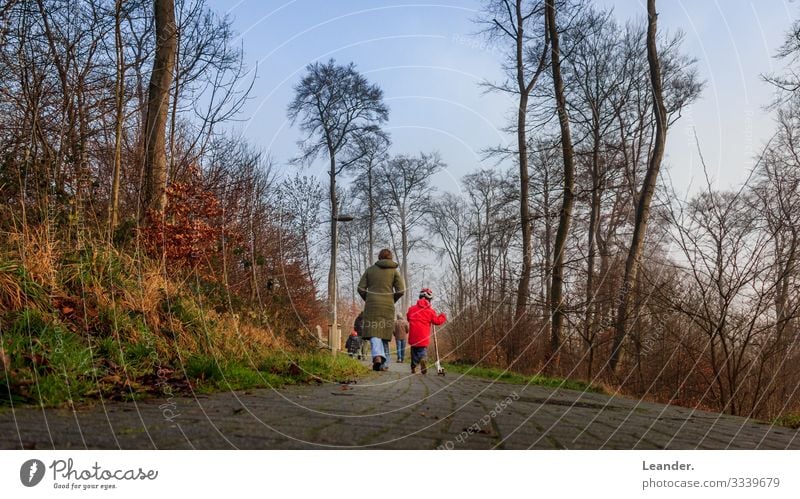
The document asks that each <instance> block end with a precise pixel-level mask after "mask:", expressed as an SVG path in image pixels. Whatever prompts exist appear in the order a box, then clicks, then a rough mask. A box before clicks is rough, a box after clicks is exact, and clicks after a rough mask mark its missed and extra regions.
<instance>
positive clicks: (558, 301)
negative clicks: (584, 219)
mask: <svg viewBox="0 0 800 499" xmlns="http://www.w3.org/2000/svg"><path fill="white" fill-rule="evenodd" d="M555 10H556V9H555V5H554V0H547V2H546V3H545V13H546V16H547V29H548V31H549V33H550V49H551V51H550V59H551V61H550V64H551V65H552V71H553V88H554V90H555V95H556V106H557V109H558V121H559V126H560V128H561V152H562V155H563V159H564V194H563V197H562V203H561V214H560V216H559V220H558V230H557V231H556V240H555V247H554V248H553V251H554V255H553V257H554V260H553V286H552V291H551V292H550V295H551V300H552V301H551V303H550V311H551V315H552V316H553V321H552V325H551V330H550V352H549V356H548V357H549V358H550V359H553V358H557V355H558V352H559V349H560V348H561V323H562V322H563V319H564V310H563V308H562V307H563V304H562V300H563V298H562V290H563V282H564V251H565V249H566V243H567V234H568V232H569V226H570V222H571V221H572V204H573V184H574V176H575V159H574V153H573V149H572V136H571V135H570V130H569V116H568V115H567V103H566V98H565V97H564V81H563V79H562V78H561V53H560V52H559V50H560V48H559V41H558V27H557V26H556V13H555Z"/></svg>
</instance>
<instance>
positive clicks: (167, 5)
mask: <svg viewBox="0 0 800 499" xmlns="http://www.w3.org/2000/svg"><path fill="white" fill-rule="evenodd" d="M153 6H154V15H155V26H156V31H155V35H156V54H155V60H154V61H153V72H152V73H151V75H150V86H149V88H148V98H147V122H146V124H145V130H144V136H145V156H144V177H145V182H144V196H143V197H144V203H143V206H144V208H145V209H144V210H142V214H144V213H146V212H147V210H148V209H149V210H153V211H156V212H159V211H163V210H164V208H165V207H166V204H167V194H166V187H167V149H166V126H167V112H168V111H169V89H170V86H171V85H172V77H173V70H174V67H175V54H176V52H177V49H178V34H177V33H178V32H177V26H176V25H175V2H174V1H173V0H155V3H154V4H153Z"/></svg>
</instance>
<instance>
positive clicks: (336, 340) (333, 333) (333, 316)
mask: <svg viewBox="0 0 800 499" xmlns="http://www.w3.org/2000/svg"><path fill="white" fill-rule="evenodd" d="M353 218H354V217H353V215H338V214H337V215H335V216H333V217H331V224H332V225H333V244H332V247H331V254H332V258H331V269H330V275H329V276H328V282H329V285H328V293H329V297H328V299H329V300H330V301H331V311H330V325H329V326H328V346H329V347H330V349H331V354H332V355H336V352H337V351H338V350H339V344H340V341H341V338H340V333H339V317H338V305H337V303H336V293H337V287H336V254H337V252H338V247H339V229H338V227H337V225H338V223H339V222H352V221H353Z"/></svg>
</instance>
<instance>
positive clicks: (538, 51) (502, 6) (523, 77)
mask: <svg viewBox="0 0 800 499" xmlns="http://www.w3.org/2000/svg"><path fill="white" fill-rule="evenodd" d="M544 18H545V16H544V5H543V2H542V1H541V0H536V1H526V0H514V1H511V0H489V1H488V2H487V3H486V6H485V8H484V20H483V21H482V23H483V24H485V25H486V26H487V27H486V33H487V34H488V35H489V37H490V39H491V40H494V41H495V42H496V43H497V44H498V45H501V46H505V47H507V55H506V60H505V64H504V69H505V70H506V73H507V74H508V76H509V81H507V82H505V83H504V84H502V85H490V88H493V89H495V90H499V91H502V92H508V93H512V94H515V95H516V96H517V104H518V107H517V112H516V124H515V126H514V131H515V132H516V137H517V149H516V151H513V152H514V153H516V160H517V163H518V166H519V186H520V187H519V189H520V197H519V215H520V230H521V233H522V268H521V271H520V278H519V284H518V286H517V298H516V307H515V310H514V319H515V321H519V320H520V319H521V318H522V316H523V315H524V314H525V313H526V311H527V307H528V299H529V297H530V282H531V269H532V252H533V248H532V244H533V243H532V239H531V234H532V231H533V229H532V226H531V215H530V204H529V189H530V180H529V177H530V176H529V173H528V125H527V121H528V102H529V99H530V96H531V92H532V91H533V89H534V87H535V86H536V83H537V82H538V81H539V78H540V77H541V75H542V73H543V72H544V70H545V69H546V67H547V53H548V47H549V43H550V37H549V33H548V31H547V29H546V27H545V22H544ZM506 44H507V45H506Z"/></svg>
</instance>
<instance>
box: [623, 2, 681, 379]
mask: <svg viewBox="0 0 800 499" xmlns="http://www.w3.org/2000/svg"><path fill="white" fill-rule="evenodd" d="M657 18H658V14H657V13H656V2H655V0H647V19H648V24H647V62H648V65H649V67H650V85H651V87H652V91H653V118H654V120H655V122H656V131H655V137H654V144H653V151H652V153H651V155H650V160H649V164H648V166H647V173H646V174H645V177H644V180H643V184H642V190H641V194H640V195H639V201H638V205H637V207H636V219H635V222H634V227H633V238H632V240H631V246H630V249H629V250H628V258H627V260H626V261H625V277H624V280H623V282H622V289H621V290H620V293H619V308H618V311H617V320H616V325H615V333H614V344H613V346H612V349H611V356H610V357H609V361H608V367H609V369H610V371H611V372H614V370H615V369H616V367H617V363H618V362H619V353H620V347H621V346H622V340H624V339H625V334H626V333H627V329H626V325H627V324H626V323H627V320H628V306H629V303H630V291H631V290H632V289H633V287H634V285H635V284H636V272H637V271H638V267H639V260H640V258H641V256H642V247H643V244H644V237H645V233H646V232H647V222H648V219H649V217H650V201H651V200H652V199H653V193H654V192H655V189H656V182H657V181H658V172H659V170H660V169H661V160H662V158H663V157H664V146H665V143H666V139H667V109H666V107H665V106H664V92H663V86H662V80H661V66H660V64H659V59H658V49H657V45H656V22H657Z"/></svg>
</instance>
